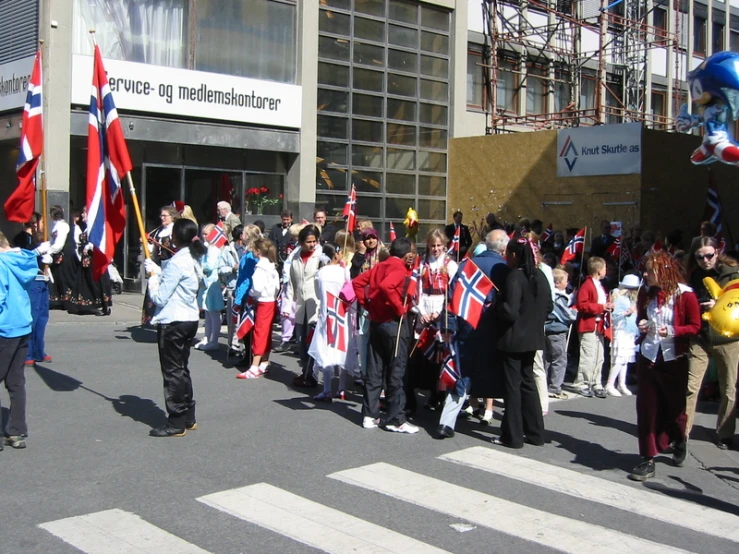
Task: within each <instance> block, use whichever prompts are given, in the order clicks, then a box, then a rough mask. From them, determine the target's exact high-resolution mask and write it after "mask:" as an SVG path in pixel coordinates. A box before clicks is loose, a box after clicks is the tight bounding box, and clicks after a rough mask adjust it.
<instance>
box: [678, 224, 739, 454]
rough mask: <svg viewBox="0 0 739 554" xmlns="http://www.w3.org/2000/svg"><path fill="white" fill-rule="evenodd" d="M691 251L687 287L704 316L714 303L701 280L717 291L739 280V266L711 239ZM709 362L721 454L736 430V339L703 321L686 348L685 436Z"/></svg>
mask: <svg viewBox="0 0 739 554" xmlns="http://www.w3.org/2000/svg"><path fill="white" fill-rule="evenodd" d="M694 247H695V252H694V254H693V255H692V256H688V259H687V263H686V269H687V271H688V275H689V284H690V286H691V287H692V288H693V290H694V291H695V294H696V296H697V297H698V302H700V306H701V312H707V311H708V310H710V309H711V308H713V305H714V303H715V302H714V301H713V299H712V298H711V295H709V294H708V290H707V289H706V286H705V285H704V284H703V279H705V278H706V277H712V278H713V279H715V280H716V282H717V283H718V284H719V285H720V286H721V287H724V286H725V285H726V284H727V283H728V282H729V281H732V280H733V279H739V264H738V263H737V261H736V260H734V259H733V258H730V257H729V256H726V255H724V254H722V253H721V249H720V248H719V244H718V241H717V240H716V239H715V238H713V237H699V238H698V239H696V241H695V244H694ZM711 359H713V360H714V362H715V364H716V370H717V372H718V383H719V389H720V394H721V401H720V403H719V408H718V418H717V421H716V434H717V435H718V437H717V442H716V445H717V446H718V447H719V448H720V449H722V450H725V449H727V448H730V447H731V446H732V443H733V440H734V431H735V427H736V410H735V404H734V403H735V397H736V379H737V365H738V364H739V338H736V337H735V338H726V337H722V336H721V335H719V334H718V333H716V332H715V331H714V330H713V329H712V328H711V327H710V326H709V325H708V323H707V322H705V321H704V322H703V325H702V327H701V332H700V335H698V336H697V337H695V338H694V339H693V341H692V342H691V345H690V369H689V373H688V392H687V406H686V410H687V414H688V421H687V424H686V428H685V435H686V436H689V435H690V430H691V428H692V427H693V421H694V418H695V407H696V403H697V401H698V393H699V392H700V388H701V384H702V383H703V376H704V375H705V373H706V369H707V368H708V362H709V361H710V360H711Z"/></svg>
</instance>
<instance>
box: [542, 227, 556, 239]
mask: <svg viewBox="0 0 739 554" xmlns="http://www.w3.org/2000/svg"><path fill="white" fill-rule="evenodd" d="M553 236H554V228H553V227H552V224H551V223H550V224H549V225H547V228H546V229H544V232H543V233H542V234H541V242H547V241H548V240H550V239H551V238H552V237H553Z"/></svg>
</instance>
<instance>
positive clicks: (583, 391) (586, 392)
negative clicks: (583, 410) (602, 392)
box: [577, 386, 593, 398]
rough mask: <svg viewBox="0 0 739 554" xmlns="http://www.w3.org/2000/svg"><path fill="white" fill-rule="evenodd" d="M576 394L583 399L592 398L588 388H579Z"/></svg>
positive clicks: (590, 390)
mask: <svg viewBox="0 0 739 554" xmlns="http://www.w3.org/2000/svg"><path fill="white" fill-rule="evenodd" d="M577 394H579V395H580V396H584V397H585V398H593V391H592V389H591V388H590V387H587V386H586V387H581V388H579V389H577Z"/></svg>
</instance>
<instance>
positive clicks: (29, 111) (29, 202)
mask: <svg viewBox="0 0 739 554" xmlns="http://www.w3.org/2000/svg"><path fill="white" fill-rule="evenodd" d="M41 92H42V77H41V50H39V51H38V52H36V59H35V60H34V62H33V70H32V72H31V80H30V81H29V82H28V92H27V94H26V105H25V106H24V107H23V122H22V126H21V145H20V149H19V152H18V163H17V165H16V169H15V172H16V174H17V175H18V187H17V188H16V189H15V190H14V191H13V193H12V194H11V195H10V197H8V199H7V200H6V201H5V204H4V206H3V207H4V208H5V217H6V218H7V220H8V221H16V222H18V223H25V222H27V221H30V219H31V216H32V215H33V209H34V207H35V205H36V168H37V167H38V164H39V160H40V158H41V154H42V152H43V150H44V124H43V109H42V106H43V104H42V95H41Z"/></svg>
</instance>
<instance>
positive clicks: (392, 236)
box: [390, 221, 397, 242]
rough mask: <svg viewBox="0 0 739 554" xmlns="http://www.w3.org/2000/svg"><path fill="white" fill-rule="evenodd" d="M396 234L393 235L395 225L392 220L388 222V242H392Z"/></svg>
mask: <svg viewBox="0 0 739 554" xmlns="http://www.w3.org/2000/svg"><path fill="white" fill-rule="evenodd" d="M396 238H397V236H396V235H395V225H393V222H392V221H391V222H390V242H393V241H394V240H395V239H396Z"/></svg>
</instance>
